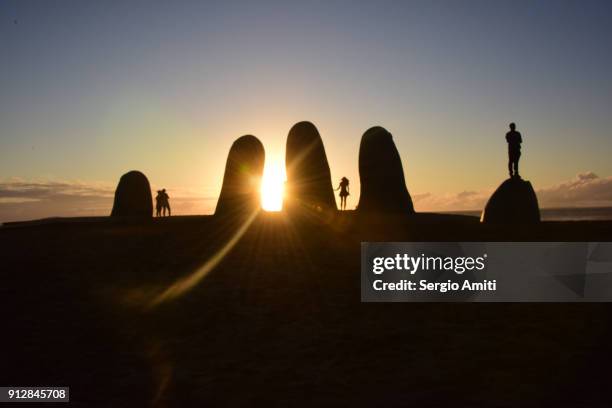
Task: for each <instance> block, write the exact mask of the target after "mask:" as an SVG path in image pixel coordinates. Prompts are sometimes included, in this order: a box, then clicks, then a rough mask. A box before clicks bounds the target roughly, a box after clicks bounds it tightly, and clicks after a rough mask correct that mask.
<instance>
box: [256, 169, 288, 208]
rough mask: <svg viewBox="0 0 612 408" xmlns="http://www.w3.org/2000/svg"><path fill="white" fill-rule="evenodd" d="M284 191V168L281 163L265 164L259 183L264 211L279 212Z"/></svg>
mask: <svg viewBox="0 0 612 408" xmlns="http://www.w3.org/2000/svg"><path fill="white" fill-rule="evenodd" d="M284 189H285V168H284V165H283V163H274V162H273V163H270V164H268V163H266V165H265V168H264V175H263V180H262V182H261V206H262V208H263V209H264V210H266V211H280V210H281V209H282V208H283V192H284Z"/></svg>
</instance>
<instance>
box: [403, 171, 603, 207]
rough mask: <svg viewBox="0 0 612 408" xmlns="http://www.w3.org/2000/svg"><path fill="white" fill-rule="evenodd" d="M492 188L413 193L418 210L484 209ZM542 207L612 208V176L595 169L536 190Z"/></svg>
mask: <svg viewBox="0 0 612 408" xmlns="http://www.w3.org/2000/svg"><path fill="white" fill-rule="evenodd" d="M492 193H493V189H490V190H482V191H462V192H459V193H448V194H432V193H420V194H415V195H413V196H412V199H413V201H414V204H415V207H416V209H417V211H462V210H463V211H467V210H482V209H483V208H484V206H485V204H486V202H487V200H488V199H489V197H490V196H491V194H492ZM536 195H537V196H538V201H539V204H540V207H541V208H555V207H556V208H559V207H608V206H611V207H612V176H608V177H599V176H597V174H595V173H593V172H592V171H588V172H584V173H580V174H577V175H576V176H575V177H574V178H572V179H571V180H567V181H564V182H561V183H559V184H556V185H553V186H549V187H544V188H541V189H536Z"/></svg>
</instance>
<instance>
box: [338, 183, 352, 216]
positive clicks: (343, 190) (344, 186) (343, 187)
mask: <svg viewBox="0 0 612 408" xmlns="http://www.w3.org/2000/svg"><path fill="white" fill-rule="evenodd" d="M338 190H340V194H339V195H340V210H342V211H344V210H346V197H348V196H349V195H350V193H349V181H348V179H347V178H346V177H342V179H340V185H339V186H338V188H337V189H336V191H338Z"/></svg>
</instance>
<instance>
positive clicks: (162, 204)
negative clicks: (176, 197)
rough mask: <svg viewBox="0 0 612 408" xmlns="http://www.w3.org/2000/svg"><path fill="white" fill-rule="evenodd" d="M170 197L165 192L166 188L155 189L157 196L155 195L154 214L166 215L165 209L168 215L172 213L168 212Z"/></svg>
mask: <svg viewBox="0 0 612 408" xmlns="http://www.w3.org/2000/svg"><path fill="white" fill-rule="evenodd" d="M169 199H170V197H169V196H168V194H167V193H166V189H165V188H164V189H163V190H157V196H156V197H155V215H156V216H157V217H161V216H162V214H163V216H164V217H165V216H166V210H168V216H170V215H172V214H171V212H170V202H169Z"/></svg>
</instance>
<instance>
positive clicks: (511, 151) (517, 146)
mask: <svg viewBox="0 0 612 408" xmlns="http://www.w3.org/2000/svg"><path fill="white" fill-rule="evenodd" d="M506 142H508V172H509V173H510V177H520V176H519V165H518V163H519V159H520V158H521V143H523V138H522V137H521V134H520V133H519V132H517V131H516V125H515V124H514V123H511V124H510V131H509V132H508V133H506Z"/></svg>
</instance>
